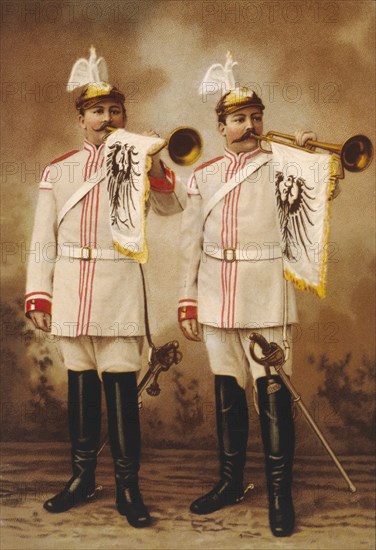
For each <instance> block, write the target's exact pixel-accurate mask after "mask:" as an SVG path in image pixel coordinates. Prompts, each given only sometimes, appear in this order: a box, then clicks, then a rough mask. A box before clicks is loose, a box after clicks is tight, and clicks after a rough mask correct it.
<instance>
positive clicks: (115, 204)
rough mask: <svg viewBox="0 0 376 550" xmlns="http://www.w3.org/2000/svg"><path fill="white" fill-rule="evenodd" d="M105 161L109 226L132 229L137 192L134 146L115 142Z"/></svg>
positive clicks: (136, 153) (137, 175)
mask: <svg viewBox="0 0 376 550" xmlns="http://www.w3.org/2000/svg"><path fill="white" fill-rule="evenodd" d="M108 149H109V153H108V155H107V160H106V171H107V191H108V195H109V199H110V215H111V225H112V226H115V225H116V226H117V227H118V228H119V229H120V227H121V226H123V227H126V228H127V229H130V228H131V227H132V228H134V227H135V225H134V222H133V219H134V218H133V217H134V214H135V213H136V212H137V207H136V205H135V202H134V200H135V195H136V194H137V192H138V191H139V187H138V186H137V184H138V183H139V181H140V180H139V176H140V175H141V174H140V173H139V172H138V165H139V162H137V160H136V159H137V155H138V151H136V148H135V146H134V145H131V146H129V145H128V144H127V143H121V142H120V141H115V143H113V144H112V145H110V146H109V148H108Z"/></svg>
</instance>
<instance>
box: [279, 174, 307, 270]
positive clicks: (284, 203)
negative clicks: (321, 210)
mask: <svg viewBox="0 0 376 550" xmlns="http://www.w3.org/2000/svg"><path fill="white" fill-rule="evenodd" d="M275 188H276V196H277V208H278V215H279V221H280V226H281V234H282V253H283V255H284V256H285V257H286V258H287V259H288V260H289V261H296V260H297V259H298V258H299V257H300V256H301V254H298V251H299V248H302V249H303V250H304V252H305V254H306V256H307V258H308V259H309V255H308V250H307V247H308V246H309V245H312V241H311V239H310V236H309V229H310V227H312V226H313V225H314V224H313V222H312V220H311V216H310V214H311V213H312V212H316V210H315V209H314V208H313V207H312V205H313V201H314V200H315V197H312V196H311V195H310V194H309V191H313V189H314V188H313V187H309V186H308V185H307V183H306V180H305V179H304V178H301V177H296V176H293V175H287V176H285V175H284V174H283V173H282V172H276V174H275Z"/></svg>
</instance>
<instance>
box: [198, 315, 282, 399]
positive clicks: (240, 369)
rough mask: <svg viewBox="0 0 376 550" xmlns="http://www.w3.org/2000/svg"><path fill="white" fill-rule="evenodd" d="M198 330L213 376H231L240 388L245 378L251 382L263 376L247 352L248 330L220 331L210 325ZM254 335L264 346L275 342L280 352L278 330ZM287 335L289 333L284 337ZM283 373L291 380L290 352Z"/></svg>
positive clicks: (260, 367)
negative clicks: (265, 343) (258, 336)
mask: <svg viewBox="0 0 376 550" xmlns="http://www.w3.org/2000/svg"><path fill="white" fill-rule="evenodd" d="M202 327H203V341H204V342H205V344H206V347H207V351H208V355H209V363H210V368H211V370H212V372H213V373H214V374H217V375H222V376H234V377H235V378H236V380H237V382H238V384H239V386H241V387H242V388H245V387H246V385H247V380H248V376H249V374H251V375H252V378H253V382H255V380H256V379H257V378H260V377H261V376H265V375H266V373H265V368H264V367H263V366H262V365H260V364H259V363H256V362H255V361H254V360H253V358H252V357H251V354H250V351H249V335H250V333H251V332H252V329H222V328H216V327H213V326H210V325H202ZM253 330H254V329H253ZM254 331H255V332H258V333H259V334H262V336H264V337H265V338H266V339H267V341H268V342H276V343H277V344H278V345H280V346H281V347H282V349H283V337H282V327H281V326H276V327H266V328H258V329H257V330H254ZM289 333H290V330H288V335H289ZM289 341H290V338H289ZM290 346H291V343H290ZM257 347H258V346H257ZM257 354H258V355H261V351H257ZM283 370H284V371H285V373H286V374H287V375H289V376H291V374H292V354H291V350H290V354H289V358H288V359H287V361H286V363H285V364H284V365H283ZM270 371H271V374H277V372H276V371H275V369H274V368H271V369H270Z"/></svg>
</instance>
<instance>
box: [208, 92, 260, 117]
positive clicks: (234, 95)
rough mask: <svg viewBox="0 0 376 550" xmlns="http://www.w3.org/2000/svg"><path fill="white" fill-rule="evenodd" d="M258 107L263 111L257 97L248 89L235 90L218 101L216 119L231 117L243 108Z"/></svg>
mask: <svg viewBox="0 0 376 550" xmlns="http://www.w3.org/2000/svg"><path fill="white" fill-rule="evenodd" d="M253 106H254V107H259V108H260V109H261V110H262V111H263V110H264V109H265V106H264V104H263V103H262V101H261V99H260V98H259V96H258V95H257V94H256V92H254V91H253V90H250V89H249V88H245V87H242V88H235V89H233V90H230V91H229V92H227V93H226V94H224V95H223V96H222V97H221V99H220V100H219V101H218V103H217V106H216V108H215V112H216V113H217V116H218V118H219V119H220V118H222V117H225V116H227V115H231V114H232V113H234V112H235V111H238V110H239V109H242V108H243V107H253Z"/></svg>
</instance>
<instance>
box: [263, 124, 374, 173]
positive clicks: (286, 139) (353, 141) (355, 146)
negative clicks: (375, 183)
mask: <svg viewBox="0 0 376 550" xmlns="http://www.w3.org/2000/svg"><path fill="white" fill-rule="evenodd" d="M253 135H254V137H256V138H257V139H258V140H259V141H260V149H261V150H262V151H263V152H264V153H270V150H268V149H263V147H262V145H261V143H262V142H263V141H267V142H270V141H272V142H274V143H280V144H282V145H287V146H289V147H294V148H295V149H300V150H306V148H305V147H301V146H300V145H296V143H294V142H295V138H294V136H291V135H289V134H282V133H280V132H273V131H270V132H267V133H266V134H265V135H259V136H257V135H255V134H253ZM278 138H281V139H278ZM305 145H306V146H307V145H308V146H313V147H319V148H320V149H324V150H326V151H330V152H331V153H335V154H336V155H338V156H339V157H340V159H341V164H342V166H343V168H345V169H346V170H348V171H349V172H362V171H363V170H366V168H368V166H369V165H370V164H371V162H372V158H373V145H372V142H371V140H370V139H369V138H368V137H367V136H364V135H362V134H357V135H355V136H351V137H349V138H348V139H347V140H346V141H344V142H343V143H342V144H339V145H338V144H335V143H326V142H323V141H314V140H311V139H309V140H308V141H307V142H306V144H305Z"/></svg>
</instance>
